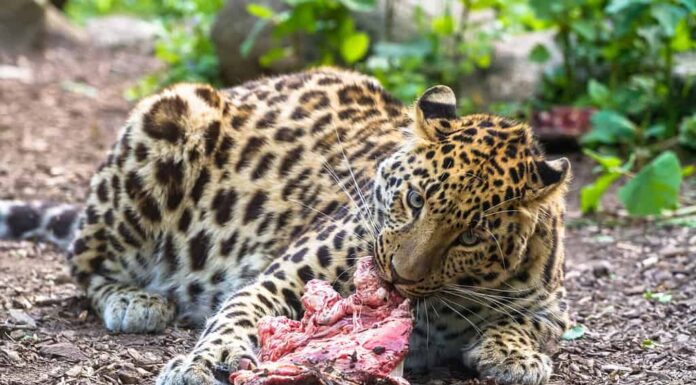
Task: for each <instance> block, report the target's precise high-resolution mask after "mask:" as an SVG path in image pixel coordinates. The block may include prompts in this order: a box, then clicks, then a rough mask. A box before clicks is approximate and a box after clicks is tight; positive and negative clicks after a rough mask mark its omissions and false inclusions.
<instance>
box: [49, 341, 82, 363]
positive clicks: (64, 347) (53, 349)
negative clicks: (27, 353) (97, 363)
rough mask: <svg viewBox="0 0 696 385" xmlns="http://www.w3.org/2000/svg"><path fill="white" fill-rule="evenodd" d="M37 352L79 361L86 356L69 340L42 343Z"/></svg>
mask: <svg viewBox="0 0 696 385" xmlns="http://www.w3.org/2000/svg"><path fill="white" fill-rule="evenodd" d="M39 352H40V353H41V354H43V355H47V356H55V357H61V358H65V359H66V360H69V361H81V360H84V359H85V358H87V357H86V356H85V355H84V353H82V351H81V350H80V349H79V348H78V347H77V346H75V345H73V344H71V343H69V342H60V343H57V344H52V345H42V346H41V347H40V349H39Z"/></svg>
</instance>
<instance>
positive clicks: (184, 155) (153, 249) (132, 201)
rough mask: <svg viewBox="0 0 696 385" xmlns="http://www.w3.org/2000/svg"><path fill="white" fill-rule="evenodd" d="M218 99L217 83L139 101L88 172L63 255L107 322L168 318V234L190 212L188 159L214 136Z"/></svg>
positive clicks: (147, 328)
mask: <svg viewBox="0 0 696 385" xmlns="http://www.w3.org/2000/svg"><path fill="white" fill-rule="evenodd" d="M223 107H224V101H223V100H222V98H221V97H220V96H219V94H218V93H217V91H214V90H213V89H211V88H209V87H206V86H196V85H180V86H175V87H173V88H170V89H167V90H165V91H163V92H161V93H159V94H157V95H154V96H152V97H149V98H147V99H145V100H143V101H141V102H140V103H139V105H138V106H137V107H136V108H135V110H134V112H133V113H132V115H131V117H130V118H129V120H128V122H127V123H126V125H125V127H124V129H123V132H122V133H121V135H120V139H119V141H118V142H117V144H116V145H115V146H114V148H113V150H112V151H111V153H110V155H109V157H108V159H107V161H106V162H105V163H104V164H103V165H102V166H101V168H100V169H99V171H98V172H97V173H96V175H95V176H94V177H93V179H92V181H91V192H90V196H89V198H88V201H87V204H86V207H85V214H84V223H83V224H82V226H81V229H80V232H79V235H78V236H77V238H76V240H75V241H74V243H73V244H72V248H71V250H70V254H69V259H70V263H71V269H72V272H73V274H74V276H75V277H76V278H77V280H78V281H79V282H80V283H81V284H82V285H83V287H84V288H85V289H86V291H87V296H88V297H89V299H90V301H91V303H92V306H93V308H94V309H95V310H96V311H97V313H98V314H99V315H100V316H101V317H102V318H103V320H104V324H105V326H106V327H107V329H109V330H111V331H114V332H127V333H146V332H157V331H161V330H162V329H164V328H165V327H166V326H167V324H169V323H170V322H171V321H172V320H173V319H174V317H175V313H176V312H175V308H176V304H175V302H174V299H175V298H174V296H173V295H172V296H171V298H168V297H169V296H170V295H169V293H170V291H169V290H170V288H171V287H172V285H173V284H174V282H173V278H172V277H173V276H174V275H175V273H176V271H177V270H178V269H180V268H181V266H179V264H178V262H177V261H178V259H177V258H178V255H177V254H178V253H180V250H178V249H175V248H174V247H173V246H172V243H171V242H168V240H169V239H170V234H171V232H172V230H173V229H175V228H177V227H179V226H181V222H182V220H183V219H182V218H184V217H186V215H187V214H188V215H189V217H188V218H189V220H190V219H191V218H190V212H189V211H188V210H187V209H186V204H185V202H186V201H187V199H188V198H187V196H188V192H189V191H191V190H192V188H193V185H194V184H195V178H194V177H193V176H192V175H198V174H199V173H200V172H199V170H198V169H197V168H196V167H197V166H196V165H197V164H198V163H199V162H198V161H197V160H196V159H200V157H202V156H204V155H205V154H206V151H207V150H208V149H209V147H210V146H211V145H214V144H215V141H214V140H213V139H215V140H217V135H216V136H215V137H213V136H212V135H211V133H215V132H219V125H220V121H221V119H222V118H223V117H224V112H223V110H224V108H223ZM172 292H173V291H172Z"/></svg>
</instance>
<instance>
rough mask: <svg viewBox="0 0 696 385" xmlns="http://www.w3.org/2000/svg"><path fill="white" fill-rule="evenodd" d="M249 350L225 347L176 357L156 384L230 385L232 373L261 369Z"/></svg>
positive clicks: (168, 364) (163, 371)
mask: <svg viewBox="0 0 696 385" xmlns="http://www.w3.org/2000/svg"><path fill="white" fill-rule="evenodd" d="M248 351H250V350H249V349H245V348H242V347H239V348H235V347H226V348H219V349H217V348H216V349H208V350H205V351H204V352H203V353H196V352H194V353H193V354H190V355H187V356H177V357H174V358H172V359H171V360H170V361H169V362H168V363H167V365H166V366H165V367H164V369H162V372H161V373H160V375H159V376H158V377H157V385H212V384H218V383H222V384H227V383H228V378H229V375H230V373H231V372H234V371H237V370H244V369H253V368H255V367H256V366H258V361H257V359H256V357H255V356H253V355H251V354H249V353H247V352H248Z"/></svg>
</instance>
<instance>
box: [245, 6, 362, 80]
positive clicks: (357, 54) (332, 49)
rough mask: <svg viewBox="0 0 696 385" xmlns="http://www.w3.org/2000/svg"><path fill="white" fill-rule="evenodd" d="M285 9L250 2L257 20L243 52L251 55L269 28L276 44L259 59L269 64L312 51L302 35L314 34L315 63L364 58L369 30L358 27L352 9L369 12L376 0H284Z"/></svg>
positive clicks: (251, 11) (344, 63)
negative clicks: (361, 29) (262, 32)
mask: <svg viewBox="0 0 696 385" xmlns="http://www.w3.org/2000/svg"><path fill="white" fill-rule="evenodd" d="M284 2H285V3H286V5H287V6H288V8H287V9H286V10H280V11H278V10H273V9H271V8H269V7H266V6H264V5H261V4H256V3H251V4H249V5H248V6H247V12H249V13H250V14H251V15H253V16H256V17H257V18H258V20H257V21H256V25H255V26H254V28H253V29H252V31H251V33H249V35H248V36H247V38H246V40H245V41H244V43H243V44H242V47H241V54H242V55H244V56H248V55H249V53H250V52H251V49H252V47H253V45H254V43H255V42H256V39H257V38H258V36H259V34H260V32H261V31H262V30H263V29H264V28H266V27H270V28H271V29H272V35H273V38H274V40H275V46H274V47H272V48H271V49H270V50H268V51H267V52H266V53H265V54H264V55H263V56H262V57H261V59H260V64H261V65H263V66H270V65H271V64H273V63H274V62H276V61H278V60H283V59H288V58H298V57H303V56H304V54H305V53H306V52H308V51H309V50H308V49H307V47H303V46H302V41H303V39H301V37H303V36H309V37H312V42H313V47H312V48H314V49H316V50H317V56H316V57H314V58H311V61H313V62H314V64H323V65H333V64H343V65H352V64H354V63H356V62H357V61H359V60H361V59H363V58H364V57H365V55H366V54H367V51H368V48H369V46H370V37H369V35H368V34H367V33H365V32H361V31H358V30H356V28H355V20H354V18H353V16H352V14H351V12H365V11H370V10H372V9H373V8H374V6H375V5H376V0H285V1H284Z"/></svg>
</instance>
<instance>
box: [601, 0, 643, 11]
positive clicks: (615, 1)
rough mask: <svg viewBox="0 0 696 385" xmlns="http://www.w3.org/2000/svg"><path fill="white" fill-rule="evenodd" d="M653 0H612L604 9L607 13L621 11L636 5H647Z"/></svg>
mask: <svg viewBox="0 0 696 385" xmlns="http://www.w3.org/2000/svg"><path fill="white" fill-rule="evenodd" d="M651 1H653V0H612V1H610V2H609V4H608V5H607V7H606V8H605V9H604V10H605V11H607V12H608V13H621V12H622V11H625V10H626V9H627V8H630V7H633V6H637V5H648V4H650V2H651Z"/></svg>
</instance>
